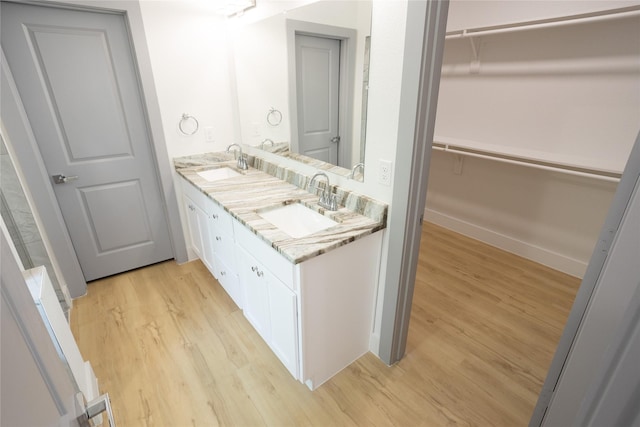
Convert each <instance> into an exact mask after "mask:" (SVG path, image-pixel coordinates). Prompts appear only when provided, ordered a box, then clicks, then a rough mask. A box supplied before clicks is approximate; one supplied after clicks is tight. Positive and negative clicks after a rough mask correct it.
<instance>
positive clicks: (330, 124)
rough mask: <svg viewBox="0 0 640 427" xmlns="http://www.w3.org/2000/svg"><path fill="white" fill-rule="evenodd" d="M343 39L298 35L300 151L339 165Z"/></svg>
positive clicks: (297, 67) (297, 92)
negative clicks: (341, 44) (341, 42)
mask: <svg viewBox="0 0 640 427" xmlns="http://www.w3.org/2000/svg"><path fill="white" fill-rule="evenodd" d="M339 94H340V40H335V39H329V38H324V37H313V36H305V35H300V34H296V97H297V113H298V151H299V152H300V154H304V155H305V156H309V157H313V158H314V159H318V160H322V161H324V162H328V163H331V164H334V165H337V164H338V151H339V143H340V135H339V134H338V129H339V128H338V125H339V120H338V117H339Z"/></svg>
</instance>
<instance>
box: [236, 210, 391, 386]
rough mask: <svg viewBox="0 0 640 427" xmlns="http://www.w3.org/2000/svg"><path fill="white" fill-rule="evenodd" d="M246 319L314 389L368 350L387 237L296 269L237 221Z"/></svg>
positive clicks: (377, 235)
mask: <svg viewBox="0 0 640 427" xmlns="http://www.w3.org/2000/svg"><path fill="white" fill-rule="evenodd" d="M234 231H235V239H236V244H237V253H238V257H237V260H238V271H239V272H240V280H241V282H242V286H243V290H244V314H245V317H246V318H247V319H248V320H249V322H250V323H251V324H252V325H253V326H254V328H255V329H256V330H257V331H258V333H259V334H260V336H262V338H263V339H264V340H265V342H267V344H268V345H269V347H271V349H272V350H273V352H274V353H275V354H276V355H277V356H278V358H279V359H280V361H281V362H282V363H283V364H284V365H285V366H286V367H287V369H288V370H289V372H291V374H292V375H293V376H294V377H295V378H297V379H298V380H300V381H301V382H303V383H305V384H306V385H307V387H309V388H310V389H312V390H313V389H315V388H316V387H318V386H319V385H321V384H322V383H324V382H325V381H326V380H328V379H329V378H331V377H332V376H334V375H335V374H337V373H338V372H340V371H341V370H342V369H344V368H345V367H347V366H348V365H349V364H351V362H353V361H355V360H356V359H358V358H359V357H360V356H362V355H363V354H365V353H366V352H367V351H368V350H369V340H370V338H371V332H372V325H373V308H374V292H375V289H376V284H377V278H378V270H379V267H380V265H379V260H380V249H381V243H382V233H381V232H378V233H374V234H371V235H368V236H366V237H363V238H361V239H358V240H356V241H354V242H351V243H349V244H348V245H344V246H341V247H339V248H336V249H334V250H331V251H329V252H327V253H325V254H322V255H318V256H315V257H313V258H311V259H309V260H307V261H304V262H301V263H299V264H295V265H294V264H293V263H291V262H289V261H288V260H287V259H286V258H284V257H283V256H282V255H281V254H279V253H278V252H277V251H276V250H275V249H273V248H272V247H271V246H270V245H269V244H268V243H266V242H264V241H263V240H262V239H261V238H259V237H258V236H256V235H255V234H253V233H252V232H251V231H250V230H248V229H247V228H246V227H244V226H242V225H241V224H240V223H238V222H235V221H234Z"/></svg>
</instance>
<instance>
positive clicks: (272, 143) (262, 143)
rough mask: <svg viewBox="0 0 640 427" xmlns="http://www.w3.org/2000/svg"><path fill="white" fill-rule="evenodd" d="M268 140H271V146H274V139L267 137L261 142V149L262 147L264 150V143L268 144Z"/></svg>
mask: <svg viewBox="0 0 640 427" xmlns="http://www.w3.org/2000/svg"><path fill="white" fill-rule="evenodd" d="M267 142H270V143H271V146H272V147H273V145H274V142H273V140H272V139H269V138H265V139H263V140H262V142H261V143H260V149H261V150H264V144H266V143H267Z"/></svg>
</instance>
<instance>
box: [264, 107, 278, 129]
mask: <svg viewBox="0 0 640 427" xmlns="http://www.w3.org/2000/svg"><path fill="white" fill-rule="evenodd" d="M267 123H269V124H270V125H271V126H278V125H279V124H280V123H282V113H281V112H280V111H278V110H276V109H275V108H273V107H271V109H270V110H269V112H268V113H267Z"/></svg>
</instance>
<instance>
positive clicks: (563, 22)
mask: <svg viewBox="0 0 640 427" xmlns="http://www.w3.org/2000/svg"><path fill="white" fill-rule="evenodd" d="M605 12H608V13H605V14H600V15H592V16H583V15H580V16H577V17H575V16H574V17H566V18H560V19H559V20H557V21H550V22H549V21H546V22H537V23H536V22H532V23H530V24H522V25H518V24H511V25H509V26H505V27H503V28H495V29H488V30H461V32H460V30H459V31H455V32H451V33H450V34H447V35H446V36H445V39H447V40H449V39H465V38H469V37H479V36H487V35H492V34H503V33H512V32H516V31H525V30H537V29H543V28H550V27H562V26H568V25H575V24H586V23H592V22H600V21H608V20H613V19H622V18H629V17H634V16H640V9H638V8H634V9H632V10H628V9H625V10H623V11H617V12H611V11H605ZM600 13H603V12H600Z"/></svg>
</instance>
